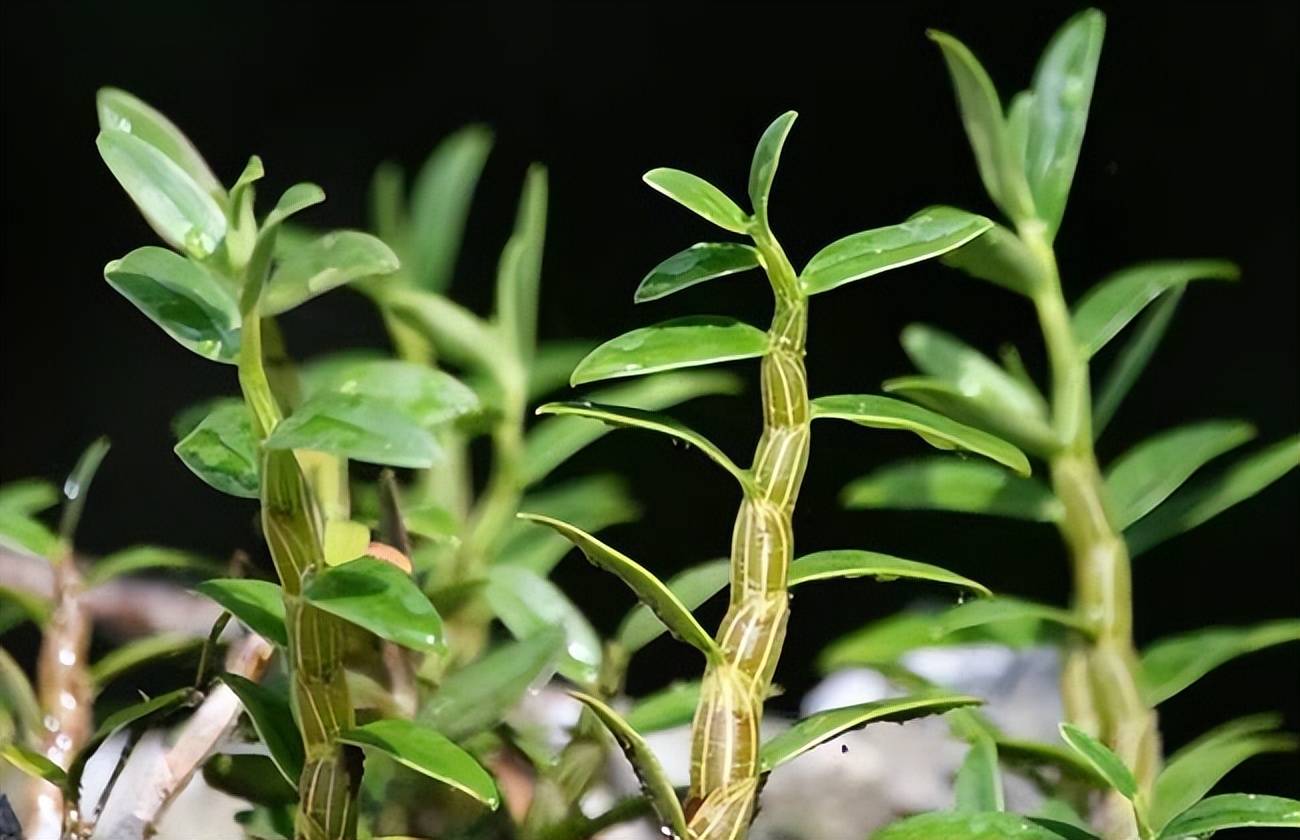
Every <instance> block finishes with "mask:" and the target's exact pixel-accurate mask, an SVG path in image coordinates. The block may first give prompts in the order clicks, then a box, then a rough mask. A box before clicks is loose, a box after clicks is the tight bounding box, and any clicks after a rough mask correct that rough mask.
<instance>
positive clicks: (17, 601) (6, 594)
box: [0, 517, 56, 630]
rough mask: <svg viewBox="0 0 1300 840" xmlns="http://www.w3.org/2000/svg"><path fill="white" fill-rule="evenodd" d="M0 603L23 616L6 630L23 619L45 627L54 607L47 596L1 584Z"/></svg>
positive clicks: (0, 525)
mask: <svg viewBox="0 0 1300 840" xmlns="http://www.w3.org/2000/svg"><path fill="white" fill-rule="evenodd" d="M0 527H3V518H2V517H0ZM2 536H3V534H2V533H0V537H2ZM50 540H51V543H53V542H55V541H56V540H55V537H54V535H52V534H51V535H50ZM3 543H4V541H3V539H0V545H2V544H3ZM0 604H4V605H6V606H9V607H12V608H13V609H14V610H15V611H16V612H17V614H19V615H21V616H22V618H21V619H19V620H16V621H15V622H14V624H13V625H7V626H5V629H6V630H8V629H9V627H12V626H15V625H16V624H20V623H22V621H30V622H32V623H33V624H35V625H36V626H37V627H44V626H45V622H47V621H49V619H50V610H51V609H52V608H53V607H52V605H51V604H50V602H49V600H48V599H46V598H42V597H41V596H39V595H35V594H33V593H31V592H27V591H25V590H21V589H11V588H10V587H7V586H0Z"/></svg>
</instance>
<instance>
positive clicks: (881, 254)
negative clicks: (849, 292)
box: [799, 207, 993, 295]
mask: <svg viewBox="0 0 1300 840" xmlns="http://www.w3.org/2000/svg"><path fill="white" fill-rule="evenodd" d="M992 224H993V223H992V222H991V221H989V220H988V219H986V218H984V217H983V216H977V215H975V214H974V213H967V212H965V211H964V210H958V209H956V208H954V207H930V208H928V209H926V210H922V211H921V212H920V213H917V214H916V215H915V216H913V217H912V218H910V219H908V220H907V221H906V222H903V223H902V224H898V225H890V226H889V227H882V228H875V229H874V230H865V231H862V232H861V233H854V234H851V235H849V236H846V237H844V238H843V239H839V240H836V241H835V242H832V243H831V244H830V245H827V246H826V247H825V248H823V249H821V250H820V251H818V252H817V253H816V254H815V255H814V256H813V258H812V259H811V260H809V261H808V265H806V266H804V269H803V271H802V272H800V274H799V285H800V287H801V288H802V289H803V290H804V293H805V294H809V295H816V294H820V293H822V292H827V291H830V290H831V289H834V288H836V287H838V286H842V285H844V284H845V283H850V282H852V281H854V280H861V279H862V278H864V277H870V276H872V275H874V274H879V273H880V272H882V271H888V270H890V269H893V268H901V267H903V266H905V265H911V264H912V263H916V262H920V261H921V260H928V259H931V258H933V257H937V256H939V255H941V254H946V253H947V252H949V251H951V250H953V249H954V248H960V247H961V246H962V245H964V244H966V243H967V242H970V241H971V240H972V239H974V238H975V237H977V236H979V235H980V234H981V233H984V231H986V230H988V229H989V228H990V227H991V226H992Z"/></svg>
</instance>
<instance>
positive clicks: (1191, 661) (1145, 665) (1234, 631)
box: [1142, 619, 1300, 706]
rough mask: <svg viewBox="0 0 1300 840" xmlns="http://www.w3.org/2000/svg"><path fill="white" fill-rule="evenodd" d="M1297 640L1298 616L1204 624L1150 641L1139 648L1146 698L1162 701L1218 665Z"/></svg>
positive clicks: (1299, 633) (1299, 621) (1299, 631)
mask: <svg viewBox="0 0 1300 840" xmlns="http://www.w3.org/2000/svg"><path fill="white" fill-rule="evenodd" d="M1296 641H1300V619H1282V620H1279V621H1269V622H1265V623H1264V624H1257V625H1255V626H1253V627H1207V628H1202V629H1200V630H1193V631H1192V632H1190V633H1184V634H1182V635H1178V636H1171V637H1169V638H1166V639H1160V640H1159V641H1156V642H1152V643H1151V645H1150V646H1149V647H1148V648H1147V649H1146V650H1144V651H1143V652H1142V676H1143V684H1144V688H1145V691H1144V692H1143V694H1144V696H1145V698H1146V701H1147V702H1148V703H1150V704H1151V705H1152V706H1155V705H1158V704H1160V703H1163V702H1164V701H1166V700H1168V699H1169V698H1170V697H1173V696H1174V695H1175V694H1178V693H1179V692H1181V691H1182V690H1183V689H1185V688H1187V687H1188V686H1190V685H1191V684H1192V683H1194V682H1196V681H1197V680H1199V679H1200V678H1201V677H1203V676H1205V675H1206V674H1208V673H1209V672H1210V671H1213V670H1214V669H1215V668H1217V667H1219V666H1220V665H1222V664H1224V663H1225V662H1228V661H1229V660H1232V659H1235V658H1237V657H1238V656H1242V655H1245V654H1247V653H1254V652H1255V651H1257V650H1263V649H1264V648H1268V647H1272V646H1273V645H1280V644H1284V643H1286V642H1296Z"/></svg>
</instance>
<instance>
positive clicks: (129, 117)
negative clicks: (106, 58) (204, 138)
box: [95, 87, 226, 202]
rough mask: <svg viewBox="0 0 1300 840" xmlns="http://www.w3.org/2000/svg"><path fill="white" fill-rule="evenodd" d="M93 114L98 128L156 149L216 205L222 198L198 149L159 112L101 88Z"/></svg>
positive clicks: (116, 89)
mask: <svg viewBox="0 0 1300 840" xmlns="http://www.w3.org/2000/svg"><path fill="white" fill-rule="evenodd" d="M95 111H96V112H97V113H98V115H99V127H100V128H101V129H113V130H116V131H124V132H126V133H127V134H130V135H133V136H134V137H137V138H139V139H140V140H143V141H144V142H145V143H147V144H148V145H150V146H152V147H153V148H155V149H157V150H158V151H159V152H161V153H162V154H163V155H164V156H166V157H167V158H168V159H169V160H170V161H171V162H172V163H174V164H176V165H177V166H178V167H180V168H181V170H182V171H184V172H185V174H186V175H188V176H189V177H190V178H191V179H192V180H193V181H194V183H195V184H197V185H198V186H199V187H200V188H201V189H202V190H203V191H204V192H206V193H207V194H208V195H210V196H212V197H213V198H215V199H216V200H217V201H218V202H221V201H223V200H224V199H225V194H226V192H225V190H224V189H222V188H221V182H220V181H218V180H217V176H215V175H213V174H212V170H211V169H210V168H209V167H208V164H207V162H206V161H205V160H204V159H203V156H202V155H200V154H199V150H198V149H196V148H195V147H194V144H193V143H191V142H190V140H189V138H188V137H186V136H185V135H184V134H183V133H181V130H180V129H179V128H177V127H176V125H175V124H174V123H173V122H172V121H171V120H169V119H167V117H165V116H163V115H162V113H160V112H159V111H158V110H156V109H155V108H153V107H152V106H150V105H149V104H148V103H146V102H144V101H143V100H141V99H138V98H136V97H135V96H132V95H131V94H129V93H127V92H126V91H124V90H120V89H118V88H113V87H103V88H100V89H99V90H98V91H97V92H96V94H95Z"/></svg>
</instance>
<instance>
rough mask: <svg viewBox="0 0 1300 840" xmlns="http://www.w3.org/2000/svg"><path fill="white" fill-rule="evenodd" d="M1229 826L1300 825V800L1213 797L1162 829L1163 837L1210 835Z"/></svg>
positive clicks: (1171, 839) (1244, 795) (1242, 795)
mask: <svg viewBox="0 0 1300 840" xmlns="http://www.w3.org/2000/svg"><path fill="white" fill-rule="evenodd" d="M1226 828H1300V800H1297V799H1287V798H1285V797H1282V796H1264V795H1263V794H1255V793H1225V794H1222V795H1220V796H1211V797H1209V798H1208V799H1202V800H1201V801H1200V802H1198V803H1196V804H1195V805H1193V806H1192V807H1191V808H1188V809H1187V810H1186V811H1184V812H1183V813H1181V814H1179V815H1178V816H1177V817H1175V818H1174V819H1173V821H1172V822H1170V823H1169V825H1167V826H1165V830H1164V831H1162V832H1160V840H1183V838H1187V839H1188V840H1190V838H1200V837H1208V836H1209V835H1211V834H1213V833H1214V832H1216V831H1222V830H1224V829H1226Z"/></svg>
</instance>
